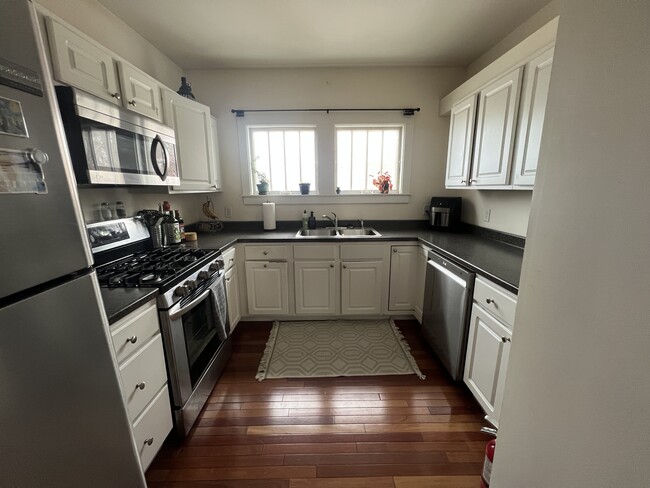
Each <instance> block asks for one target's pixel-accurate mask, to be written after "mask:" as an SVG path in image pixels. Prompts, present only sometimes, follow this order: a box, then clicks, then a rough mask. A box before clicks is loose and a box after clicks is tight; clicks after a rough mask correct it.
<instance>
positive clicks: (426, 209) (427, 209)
mask: <svg viewBox="0 0 650 488" xmlns="http://www.w3.org/2000/svg"><path fill="white" fill-rule="evenodd" d="M429 212H431V205H430V204H428V203H425V204H424V209H423V210H422V215H429Z"/></svg>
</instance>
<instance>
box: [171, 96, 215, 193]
mask: <svg viewBox="0 0 650 488" xmlns="http://www.w3.org/2000/svg"><path fill="white" fill-rule="evenodd" d="M163 113H164V116H165V117H164V121H165V124H167V125H169V126H170V127H173V128H174V130H175V131H176V150H177V156H178V171H179V173H180V178H181V184H180V185H179V186H174V187H172V188H173V191H175V192H177V191H180V192H182V191H188V192H197V191H214V190H215V188H216V187H215V172H214V169H213V162H214V155H213V152H214V146H213V142H212V118H211V117H210V107H207V106H205V105H202V104H200V103H197V102H195V101H193V100H190V99H188V98H185V97H182V96H180V95H179V94H178V93H174V92H173V91H171V90H167V89H165V90H163Z"/></svg>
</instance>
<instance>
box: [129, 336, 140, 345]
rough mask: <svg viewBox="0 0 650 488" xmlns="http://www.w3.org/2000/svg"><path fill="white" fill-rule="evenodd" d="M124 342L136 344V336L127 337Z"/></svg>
mask: <svg viewBox="0 0 650 488" xmlns="http://www.w3.org/2000/svg"><path fill="white" fill-rule="evenodd" d="M126 342H130V343H131V344H135V343H136V342H138V336H133V337H129V338H128V339H127V340H126Z"/></svg>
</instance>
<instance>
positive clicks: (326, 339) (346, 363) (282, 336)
mask: <svg viewBox="0 0 650 488" xmlns="http://www.w3.org/2000/svg"><path fill="white" fill-rule="evenodd" d="M409 351H410V347H409V345H408V344H407V342H406V340H405V339H404V336H403V335H402V333H401V332H400V331H399V329H398V328H397V326H396V325H395V322H393V320H392V319H391V320H318V321H316V320H309V321H301V322H275V323H274V324H273V328H272V329H271V334H270V335H269V340H268V342H267V343H266V349H265V350H264V355H263V356H262V361H261V362H260V365H259V368H258V370H257V375H256V376H255V378H256V379H257V380H259V381H262V380H264V379H267V378H322V377H333V376H378V375H392V374H416V375H418V377H420V378H421V379H424V375H423V374H422V372H421V371H420V368H418V365H417V364H416V363H415V359H414V358H413V356H412V355H411V353H410V352H409Z"/></svg>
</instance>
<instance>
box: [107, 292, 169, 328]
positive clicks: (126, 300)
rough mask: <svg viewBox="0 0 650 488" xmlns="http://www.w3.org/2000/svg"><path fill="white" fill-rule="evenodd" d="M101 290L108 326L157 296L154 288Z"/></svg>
mask: <svg viewBox="0 0 650 488" xmlns="http://www.w3.org/2000/svg"><path fill="white" fill-rule="evenodd" d="M101 290H102V300H103V302H104V310H105V311H106V315H107V316H108V323H109V324H110V325H113V324H114V323H115V322H117V321H118V320H120V319H121V318H122V317H126V316H127V315H128V314H129V313H131V312H133V311H134V310H135V309H137V308H140V307H141V306H142V305H144V304H145V303H147V302H148V301H149V300H153V299H154V298H156V297H157V296H158V290H157V289H156V288H102V289H101Z"/></svg>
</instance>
